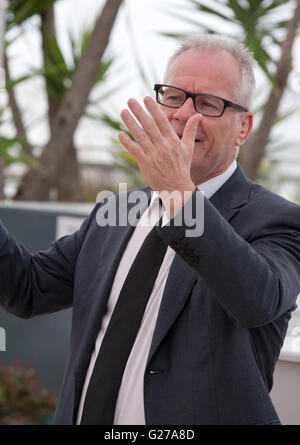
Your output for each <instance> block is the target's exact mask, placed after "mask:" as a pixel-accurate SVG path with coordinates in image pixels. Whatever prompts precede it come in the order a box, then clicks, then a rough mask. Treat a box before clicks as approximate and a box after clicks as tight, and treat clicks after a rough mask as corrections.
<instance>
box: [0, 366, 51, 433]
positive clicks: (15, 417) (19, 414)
mask: <svg viewBox="0 0 300 445" xmlns="http://www.w3.org/2000/svg"><path fill="white" fill-rule="evenodd" d="M55 407H56V397H54V396H53V395H51V394H50V393H49V392H48V391H46V390H45V389H43V388H41V385H40V382H39V379H38V376H37V374H36V372H35V370H34V369H32V368H28V369H26V370H23V369H22V368H21V367H20V366H19V365H18V364H14V365H11V366H9V367H5V366H1V367H0V425H24V424H27V425H28V424H29V425H30V424H45V423H49V421H50V418H51V416H52V415H53V412H54V410H55Z"/></svg>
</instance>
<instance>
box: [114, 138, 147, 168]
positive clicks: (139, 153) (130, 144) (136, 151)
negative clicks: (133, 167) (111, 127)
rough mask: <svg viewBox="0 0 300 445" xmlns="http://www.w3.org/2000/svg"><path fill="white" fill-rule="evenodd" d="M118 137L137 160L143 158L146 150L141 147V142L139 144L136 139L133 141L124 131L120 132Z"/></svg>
mask: <svg viewBox="0 0 300 445" xmlns="http://www.w3.org/2000/svg"><path fill="white" fill-rule="evenodd" d="M118 139H119V141H120V142H121V144H122V145H124V147H125V148H126V149H127V150H128V151H129V153H130V154H131V155H132V156H133V157H134V158H135V160H136V161H138V160H139V159H143V157H144V156H145V155H144V152H143V150H141V147H140V146H139V144H137V143H136V142H135V141H133V140H132V139H131V138H130V137H129V136H128V134H126V133H125V132H124V131H121V132H120V133H119V134H118Z"/></svg>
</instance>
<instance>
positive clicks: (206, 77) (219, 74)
mask: <svg viewBox="0 0 300 445" xmlns="http://www.w3.org/2000/svg"><path fill="white" fill-rule="evenodd" d="M241 75H242V71H241V67H240V65H239V63H238V61H237V60H236V59H235V58H234V57H233V56H232V55H231V54H229V53H228V52H227V51H224V50H219V49H217V50H206V49H205V50H204V49H201V50H199V49H190V50H188V51H185V52H184V53H182V54H180V55H179V56H178V57H177V58H176V59H175V60H174V61H173V62H172V63H171V64H170V65H169V67H168V68H167V71H166V76H165V82H166V83H168V84H170V85H173V86H177V87H179V88H183V89H186V90H188V91H190V92H195V93H196V92H199V93H202V92H203V93H210V94H216V95H219V96H223V97H229V98H230V97H234V96H236V91H237V89H238V86H239V83H240V80H241ZM224 95H225V96H224Z"/></svg>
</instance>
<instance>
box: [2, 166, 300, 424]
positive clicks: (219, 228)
mask: <svg viewBox="0 0 300 445" xmlns="http://www.w3.org/2000/svg"><path fill="white" fill-rule="evenodd" d="M146 190H147V191H148V193H149V196H150V189H149V188H148V189H146ZM199 193H200V192H198V191H197V192H195V193H194V195H193V197H192V200H193V202H196V200H197V199H199ZM101 205H103V203H102V204H101V203H99V204H98V205H96V207H95V208H94V210H93V212H92V213H91V215H90V216H89V218H88V219H87V220H86V221H85V222H84V223H83V225H82V227H81V228H80V230H79V231H77V232H76V233H74V234H73V235H71V236H66V237H63V238H61V239H60V240H58V241H56V242H55V243H54V244H53V246H52V247H51V248H50V249H49V250H47V251H43V252H39V253H36V254H29V253H28V252H26V250H25V249H24V248H22V247H21V246H20V245H18V244H17V243H16V242H15V241H14V239H13V238H12V237H11V236H10V235H9V234H8V233H7V231H6V230H5V228H4V227H3V226H1V227H0V269H1V283H0V302H1V304H2V305H3V307H4V308H6V310H7V311H9V312H11V313H14V314H16V315H18V316H20V317H32V316H34V315H37V314H42V313H49V312H53V311H57V310H61V309H63V308H66V307H70V306H73V321H72V335H71V346H70V355H69V360H68V365H67V369H66V372H65V377H64V381H63V385H62V389H61V393H60V398H59V403H58V407H57V412H56V416H55V423H56V424H73V423H74V422H75V421H76V416H77V410H78V405H79V400H80V396H81V390H82V386H83V383H84V379H85V376H86V372H87V368H88V365H89V361H90V357H91V354H92V352H93V349H94V343H95V340H96V337H97V334H98V331H99V328H100V324H101V319H102V317H103V314H104V313H105V308H106V304H107V299H108V296H109V293H110V289H111V286H112V283H113V279H114V276H115V272H116V269H117V267H118V264H119V261H120V258H121V257H122V253H123V251H124V249H125V247H126V244H127V242H128V240H129V238H130V236H131V234H132V232H133V228H132V227H130V226H127V227H100V226H99V225H98V224H97V222H96V215H97V211H98V209H99V208H100V206H101ZM204 212H205V213H204V218H205V227H204V233H203V235H202V236H200V237H196V238H192V237H190V238H187V237H185V227H176V226H172V225H171V226H169V227H168V226H166V227H163V228H158V230H159V235H160V236H161V237H162V239H163V240H165V242H167V243H168V244H169V245H170V246H171V247H172V248H173V249H174V250H175V251H176V253H177V254H176V255H175V259H174V262H173V264H172V266H171V269H170V273H169V276H168V280H167V284H166V287H165V290H164V294H163V298H162V303H161V307H160V310H159V315H158V320H157V324H156V328H155V332H154V336H153V340H152V345H151V349H150V353H149V357H148V361H147V366H146V370H145V377H144V403H145V415H146V422H147V424H151V425H184V424H186V425H197V424H198V425H205V424H207V425H209V424H213V425H218V424H233V425H238V424H274V423H275V424H276V423H279V420H278V417H277V414H276V412H275V409H274V407H273V405H272V402H271V400H270V396H269V391H270V389H271V387H272V374H273V370H274V366H275V363H276V361H277V359H278V356H279V352H280V349H281V347H282V343H283V340H284V337H285V333H286V330H287V325H288V321H289V319H290V315H291V311H292V310H294V309H295V301H296V297H297V294H298V293H299V290H300V207H299V206H297V205H296V204H293V203H290V202H288V201H286V200H284V199H283V198H281V197H279V196H277V195H274V194H273V193H271V192H269V191H267V190H265V189H264V188H262V187H260V186H258V185H256V184H254V183H252V182H251V181H249V180H248V179H247V178H246V177H245V176H244V174H243V172H242V170H241V169H240V167H238V169H237V170H236V171H235V173H234V174H233V175H232V177H231V178H230V179H229V180H228V181H227V182H226V183H225V184H224V185H223V186H222V187H221V188H220V189H219V190H218V192H217V193H216V194H215V195H214V196H213V197H212V198H211V200H210V201H209V200H207V199H205V204H204ZM153 370H155V371H158V372H155V373H152V372H150V371H153Z"/></svg>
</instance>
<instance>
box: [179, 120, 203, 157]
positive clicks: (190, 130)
mask: <svg viewBox="0 0 300 445" xmlns="http://www.w3.org/2000/svg"><path fill="white" fill-rule="evenodd" d="M201 119H202V114H201V113H197V114H194V116H192V117H190V118H189V120H188V121H187V123H186V125H185V129H184V132H183V136H182V138H181V142H183V143H184V144H185V145H186V146H187V147H190V148H192V149H194V145H195V139H196V135H197V129H198V125H199V122H200V120H201Z"/></svg>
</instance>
